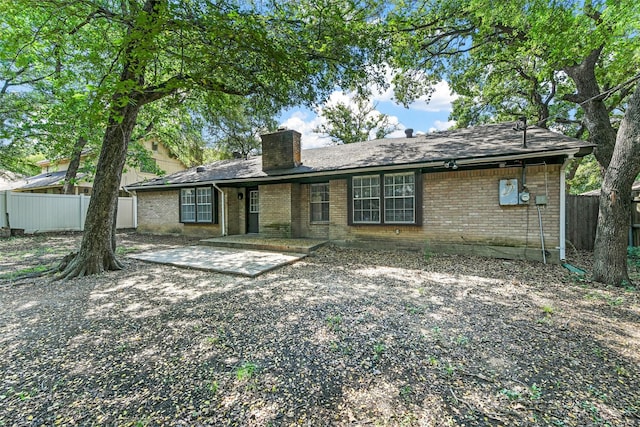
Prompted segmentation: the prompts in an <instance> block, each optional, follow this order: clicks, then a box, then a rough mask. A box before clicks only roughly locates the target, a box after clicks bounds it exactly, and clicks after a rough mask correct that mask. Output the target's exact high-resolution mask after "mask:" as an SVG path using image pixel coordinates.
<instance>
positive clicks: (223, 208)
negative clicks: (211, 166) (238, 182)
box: [211, 182, 227, 236]
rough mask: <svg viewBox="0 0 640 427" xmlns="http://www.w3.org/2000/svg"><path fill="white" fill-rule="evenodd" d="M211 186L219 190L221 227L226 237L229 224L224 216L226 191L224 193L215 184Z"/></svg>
mask: <svg viewBox="0 0 640 427" xmlns="http://www.w3.org/2000/svg"><path fill="white" fill-rule="evenodd" d="M211 185H213V188H215V189H216V190H218V192H219V193H220V225H221V229H222V235H223V236H226V235H227V224H226V222H225V215H224V211H225V200H224V191H222V189H221V188H220V187H218V185H217V184H216V183H215V182H213V183H211Z"/></svg>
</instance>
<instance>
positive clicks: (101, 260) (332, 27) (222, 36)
mask: <svg viewBox="0 0 640 427" xmlns="http://www.w3.org/2000/svg"><path fill="white" fill-rule="evenodd" d="M385 11H386V5H385V3H384V2H382V1H376V0H363V1H359V0H321V1H315V0H314V1H310V0H302V1H298V2H276V1H267V2H256V3H254V2H246V1H235V0H222V1H215V2H212V1H204V0H202V1H200V0H187V1H181V2H170V1H168V0H120V1H117V0H116V1H111V0H109V1H108V0H88V1H82V2H68V1H65V0H43V1H41V2H35V3H34V2H31V1H28V0H16V1H14V2H10V3H8V2H3V3H2V9H1V10H0V15H1V16H2V17H3V18H1V19H2V21H0V26H1V27H3V28H10V29H11V30H10V31H11V33H12V36H14V37H12V42H11V45H10V46H5V47H3V51H2V55H3V56H2V59H3V62H5V61H8V65H6V67H5V69H4V70H3V73H5V74H7V75H8V76H9V75H10V78H11V79H12V80H11V81H15V80H16V78H17V77H15V75H18V74H20V73H22V74H24V75H26V73H27V72H28V73H29V75H30V76H33V78H30V79H31V80H34V79H38V81H44V82H47V84H49V85H51V87H52V88H53V89H52V91H53V90H54V89H55V90H57V88H58V87H64V88H65V89H66V90H70V91H71V90H72V91H73V95H72V96H71V99H78V100H88V101H89V103H88V104H85V108H87V106H89V105H91V106H95V109H93V108H87V111H89V112H96V113H100V115H99V116H98V120H87V121H83V123H88V124H94V123H97V124H98V128H99V129H102V132H103V133H102V136H101V139H102V143H101V152H100V157H99V160H98V164H97V168H96V177H95V182H94V196H93V197H92V198H91V202H90V205H89V211H88V215H87V221H86V223H85V233H84V237H83V242H82V246H81V248H80V251H79V253H78V254H77V255H76V256H75V257H74V258H73V259H72V260H71V261H70V262H69V263H68V265H66V266H65V269H64V271H63V272H62V273H61V277H64V278H70V277H74V276H78V275H85V274H93V273H98V272H100V271H103V270H105V269H116V268H120V267H121V265H120V263H119V262H118V261H117V259H116V258H115V254H114V250H115V233H114V231H115V230H114V229H115V210H116V202H117V194H118V188H119V182H120V176H121V174H122V169H123V167H124V164H125V160H126V155H127V152H128V148H129V142H130V141H131V139H132V136H134V135H135V129H136V126H139V125H140V123H138V122H139V118H140V117H142V116H141V114H142V115H144V114H145V111H147V110H149V108H150V106H151V105H153V103H154V102H158V101H160V100H166V99H170V98H171V97H189V96H193V95H194V94H198V93H200V94H202V93H207V94H209V99H212V98H217V99H218V100H219V101H220V102H219V103H218V104H217V105H215V107H216V108H218V109H219V110H220V111H221V110H223V109H225V108H226V107H227V105H228V103H226V102H225V101H226V100H229V99H232V98H233V97H248V96H254V97H262V99H263V100H268V102H269V105H270V106H271V108H272V109H273V111H278V109H279V108H281V107H283V106H287V105H295V104H307V105H311V104H313V103H315V102H316V101H318V100H320V99H321V98H323V97H324V96H326V95H327V94H328V93H329V92H330V91H331V90H333V89H334V88H335V87H337V86H342V87H354V86H358V85H362V84H364V82H366V81H367V80H368V79H370V78H371V77H372V74H373V73H374V72H375V68H373V67H371V66H370V65H371V64H375V63H379V62H381V58H382V57H383V56H384V55H385V52H386V46H385V45H383V44H380V43H379V40H380V37H381V26H380V25H379V24H378V23H379V22H381V20H380V16H381V15H382V14H384V13H386V12H385ZM22 68H25V71H24V72H22V71H21V69H22ZM3 78H4V77H3ZM4 80H5V81H7V80H8V78H4ZM24 84H27V85H30V84H35V81H32V82H31V83H24ZM64 99H69V97H68V96H65V97H64ZM234 104H235V105H237V103H234ZM61 105H62V106H64V108H65V109H66V108H67V104H66V103H63V104H61ZM67 111H68V110H67ZM21 114H22V115H21V116H17V117H16V119H15V123H18V122H21V123H26V124H27V125H28V126H30V127H33V126H35V125H36V124H38V123H40V122H41V121H42V120H41V119H39V118H38V115H37V114H36V115H35V117H34V120H33V121H30V122H27V121H25V115H26V114H27V110H22V113H21ZM63 117H64V116H61V117H60V118H61V119H62V118H63ZM82 117H84V116H81V118H82ZM64 118H65V119H66V120H63V121H69V120H70V117H69V115H66V117H64ZM39 120H40V122H39ZM45 121H47V122H48V120H45Z"/></svg>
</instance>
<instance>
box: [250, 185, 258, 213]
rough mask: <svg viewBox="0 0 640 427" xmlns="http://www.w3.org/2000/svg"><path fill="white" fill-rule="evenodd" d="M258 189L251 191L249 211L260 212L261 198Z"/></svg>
mask: <svg viewBox="0 0 640 427" xmlns="http://www.w3.org/2000/svg"><path fill="white" fill-rule="evenodd" d="M258 197H259V196H258V190H251V191H249V213H255V214H257V213H260V199H259V198H258Z"/></svg>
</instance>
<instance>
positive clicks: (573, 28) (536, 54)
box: [391, 0, 640, 136]
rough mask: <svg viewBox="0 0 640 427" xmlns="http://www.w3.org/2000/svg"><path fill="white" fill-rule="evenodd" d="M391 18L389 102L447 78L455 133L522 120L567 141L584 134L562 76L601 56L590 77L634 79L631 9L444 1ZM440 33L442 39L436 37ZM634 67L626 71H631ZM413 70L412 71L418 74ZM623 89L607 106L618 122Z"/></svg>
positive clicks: (626, 1)
mask: <svg viewBox="0 0 640 427" xmlns="http://www.w3.org/2000/svg"><path fill="white" fill-rule="evenodd" d="M402 5H403V6H404V7H399V8H397V9H396V10H394V13H393V14H392V18H391V24H392V25H393V26H395V27H397V28H398V29H399V30H402V31H398V32H396V33H394V44H393V47H394V49H395V56H394V63H393V65H395V66H396V67H398V68H400V69H401V70H402V72H401V74H400V75H399V76H398V77H397V79H396V83H397V84H399V90H398V91H397V92H396V96H397V97H399V99H400V100H401V101H403V102H405V103H408V102H410V101H411V100H413V99H416V98H417V97H419V96H421V95H422V94H424V93H425V92H428V91H429V89H430V88H432V87H433V84H434V83H435V82H438V81H439V80H441V79H443V78H444V79H446V80H447V81H448V82H449V84H450V86H451V88H452V90H453V91H454V92H455V93H457V94H458V95H460V97H459V98H458V99H457V100H456V101H455V102H454V109H453V113H452V115H451V118H453V119H455V120H457V123H458V126H460V127H466V126H469V125H473V124H479V123H487V122H497V121H505V120H514V119H515V118H517V117H518V116H520V115H525V116H527V117H529V118H530V122H537V123H538V124H540V125H542V126H553V127H554V128H557V129H558V130H561V131H562V132H563V133H566V134H569V135H578V136H579V135H580V134H581V133H582V132H583V130H584V129H583V128H582V127H581V123H580V122H581V119H582V118H583V112H582V111H581V110H580V109H579V110H576V99H574V98H572V96H571V95H573V94H574V93H575V91H576V87H575V84H574V82H573V81H572V79H570V78H569V77H568V75H567V74H566V72H564V70H565V69H566V68H567V67H569V66H572V65H575V64H577V63H580V62H581V61H582V60H583V59H584V58H586V57H587V56H588V55H589V54H591V53H592V52H593V51H594V50H595V49H600V48H602V51H601V54H600V58H602V60H601V61H598V63H597V65H596V67H597V68H596V70H595V74H596V78H597V80H598V84H599V85H600V87H602V88H611V87H614V86H616V85H617V84H619V83H622V82H624V81H626V80H627V79H629V78H630V77H631V76H633V75H634V74H636V73H637V70H638V68H639V65H640V55H638V53H637V52H638V49H637V41H636V36H637V28H638V27H639V25H640V18H639V16H640V11H639V10H638V9H639V6H638V4H637V2H634V1H631V0H623V1H620V2H597V3H592V2H588V3H587V5H585V4H584V3H581V2H553V3H548V2H538V1H531V0H518V1H512V2H494V1H491V0H473V1H467V2H462V1H459V0H443V1H439V2H427V1H419V2H416V3H402ZM443 29H446V31H443ZM632 64H633V65H632ZM416 70H418V71H416ZM628 94H629V91H628V90H624V91H619V92H615V93H613V94H612V95H611V96H610V97H607V98H606V99H605V100H604V102H605V103H606V105H607V107H608V108H609V110H610V111H611V112H612V120H616V117H615V116H616V115H617V116H619V114H620V111H619V110H617V109H616V107H617V106H621V105H623V104H624V101H625V97H626V96H628Z"/></svg>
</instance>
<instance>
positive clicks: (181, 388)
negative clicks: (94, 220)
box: [0, 234, 640, 426]
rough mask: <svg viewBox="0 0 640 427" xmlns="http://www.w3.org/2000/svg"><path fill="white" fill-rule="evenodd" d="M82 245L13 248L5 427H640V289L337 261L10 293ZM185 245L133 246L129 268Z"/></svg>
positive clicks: (446, 266)
mask: <svg viewBox="0 0 640 427" xmlns="http://www.w3.org/2000/svg"><path fill="white" fill-rule="evenodd" d="M79 239H80V235H79V234H66V235H46V236H44V235H42V236H35V237H22V238H11V239H5V240H0V254H1V256H0V374H1V377H0V378H1V379H0V426H13V425H16V426H25V425H34V426H36V425H38V426H39V425H118V426H120V425H123V426H127V425H128V426H156V425H170V426H209V425H216V426H218V425H221V426H225V425H243V426H245V425H246V426H269V425H274V426H280V425H282V426H289V425H307V426H325V425H326V426H334V425H335V426H346V425H381V426H387V425H388V426H413V425H415V426H449V425H465V426H475V425H529V426H537V425H557V426H600V425H602V426H605V425H610V426H637V425H640V376H639V374H640V327H639V326H640V298H639V292H638V291H636V290H635V289H634V288H631V287H629V288H628V289H613V288H607V287H604V286H602V285H598V284H594V283H590V282H589V281H586V280H583V279H580V278H579V277H577V276H572V275H571V274H569V273H568V272H567V271H566V270H565V269H563V268H561V267H559V266H544V265H542V264H536V263H527V262H518V261H504V260H492V259H484V258H472V257H458V256H428V257H425V256H424V254H422V253H417V252H414V253H412V252H400V251H397V252H393V251H372V250H353V249H343V248H336V247H325V248H322V249H320V250H318V251H317V252H316V253H314V254H313V255H312V256H310V257H309V258H306V259H305V260H303V261H301V262H298V263H296V264H294V265H291V266H287V267H284V268H281V269H278V270H275V271H273V272H271V273H268V274H265V275H263V276H260V277H258V278H255V279H249V278H239V277H234V276H226V275H221V274H214V273H207V272H201V271H194V270H186V269H178V268H174V267H167V266H161V265H153V264H145V263H142V262H139V261H134V260H131V259H126V258H125V265H126V269H125V270H123V271H118V272H110V273H106V274H103V275H100V276H94V277H88V278H81V279H75V280H71V281H68V282H65V283H62V282H50V281H49V280H48V279H46V278H33V279H27V280H21V281H15V280H14V279H13V277H14V276H15V274H16V273H18V272H19V273H25V272H29V271H37V270H38V269H37V268H35V267H36V266H38V265H42V264H50V263H53V262H54V261H56V260H59V259H60V258H61V257H62V256H63V255H64V254H66V253H68V252H70V251H71V250H74V249H76V248H77V246H78V245H79ZM185 243H192V242H190V241H187V240H185V239H182V238H175V237H151V236H139V235H136V234H121V235H119V245H120V246H119V253H120V254H122V255H124V254H126V253H128V252H133V251H142V250H148V249H151V248H154V249H164V248H169V247H176V246H180V245H184V244H185ZM572 262H573V263H574V265H578V266H582V267H588V265H589V263H590V259H589V255H588V254H575V255H574V259H573V260H572Z"/></svg>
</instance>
